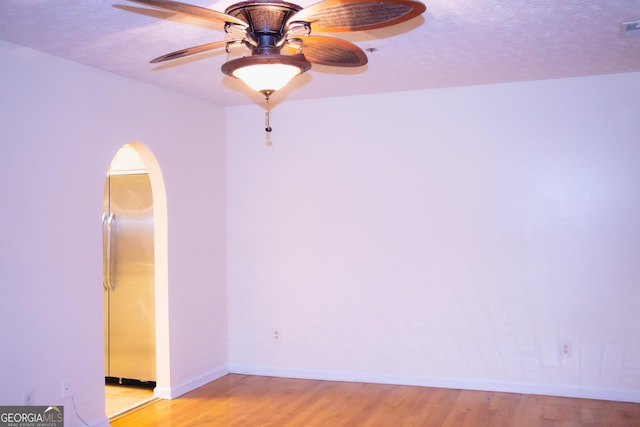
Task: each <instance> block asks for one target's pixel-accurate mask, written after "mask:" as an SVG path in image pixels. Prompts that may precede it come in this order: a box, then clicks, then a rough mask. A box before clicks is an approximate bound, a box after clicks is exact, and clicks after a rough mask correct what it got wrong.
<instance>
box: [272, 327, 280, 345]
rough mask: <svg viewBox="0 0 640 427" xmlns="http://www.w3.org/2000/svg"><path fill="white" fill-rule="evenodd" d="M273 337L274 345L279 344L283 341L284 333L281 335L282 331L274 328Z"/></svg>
mask: <svg viewBox="0 0 640 427" xmlns="http://www.w3.org/2000/svg"><path fill="white" fill-rule="evenodd" d="M271 337H272V339H273V342H274V343H279V342H280V340H281V339H282V333H280V329H278V328H273V335H272V336H271Z"/></svg>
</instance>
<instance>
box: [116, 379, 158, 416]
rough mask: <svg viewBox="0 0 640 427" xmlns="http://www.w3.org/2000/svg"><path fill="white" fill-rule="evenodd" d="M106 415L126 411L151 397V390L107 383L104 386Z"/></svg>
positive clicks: (149, 399)
mask: <svg viewBox="0 0 640 427" xmlns="http://www.w3.org/2000/svg"><path fill="white" fill-rule="evenodd" d="M105 397H106V401H105V406H106V413H107V417H113V416H115V415H118V414H120V413H123V412H126V411H128V410H130V409H131V408H135V407H136V406H139V405H141V404H143V403H146V402H149V401H151V400H152V399H153V390H152V389H150V388H143V387H131V386H124V385H112V384H107V385H106V386H105Z"/></svg>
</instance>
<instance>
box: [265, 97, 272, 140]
mask: <svg viewBox="0 0 640 427" xmlns="http://www.w3.org/2000/svg"><path fill="white" fill-rule="evenodd" d="M266 98H267V106H266V108H265V110H264V130H265V131H266V132H271V131H272V129H271V124H270V123H269V115H270V113H271V112H270V111H269V97H268V96H267V97H266Z"/></svg>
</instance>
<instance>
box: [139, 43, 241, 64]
mask: <svg viewBox="0 0 640 427" xmlns="http://www.w3.org/2000/svg"><path fill="white" fill-rule="evenodd" d="M236 41H239V40H222V41H219V42H213V43H206V44H201V45H199V46H193V47H188V48H186V49H180V50H176V51H175V52H171V53H167V54H166V55H162V56H159V57H157V58H155V59H152V60H151V63H152V64H156V63H158V62H164V61H171V60H172V59H178V58H184V57H185V56H189V55H195V54H196V53H202V52H206V51H208V50H213V49H218V48H221V47H224V46H226V45H227V43H233V42H236Z"/></svg>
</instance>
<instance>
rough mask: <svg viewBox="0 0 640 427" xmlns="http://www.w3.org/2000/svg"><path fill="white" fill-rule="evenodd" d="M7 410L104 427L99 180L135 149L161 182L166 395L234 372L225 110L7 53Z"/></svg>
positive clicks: (1, 280) (3, 247)
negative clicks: (22, 408) (61, 414)
mask: <svg viewBox="0 0 640 427" xmlns="http://www.w3.org/2000/svg"><path fill="white" fill-rule="evenodd" d="M0 64H2V67H1V68H2V78H1V79H0V132H1V133H0V159H2V165H1V167H0V200H1V202H0V203H1V208H0V223H1V224H2V233H1V235H0V286H1V287H0V337H1V339H2V352H0V378H2V381H1V382H0V404H2V405H21V404H23V399H24V398H23V393H24V392H32V393H33V395H34V398H35V400H34V404H36V405H52V404H58V405H64V406H65V410H66V412H65V413H66V421H67V423H66V425H71V426H73V425H80V424H81V423H80V421H79V420H78V419H77V418H76V417H75V416H74V415H73V410H72V406H71V405H72V402H71V401H70V399H62V398H61V382H62V380H67V381H69V382H70V383H71V385H72V391H73V394H74V401H75V404H76V407H77V410H78V413H79V414H80V415H81V416H82V417H83V418H84V419H85V420H86V421H87V422H88V423H90V424H92V425H102V424H104V425H106V424H107V420H106V418H105V415H104V411H105V408H104V386H103V385H104V364H103V318H102V309H103V308H102V285H101V281H102V278H101V275H102V265H101V257H102V240H101V239H102V235H101V224H100V216H101V209H102V202H101V199H102V191H103V185H104V178H105V174H106V171H107V168H108V166H109V163H110V161H111V159H112V157H113V156H114V155H115V153H116V152H117V150H118V149H119V148H120V146H121V145H123V144H125V143H128V142H131V141H139V142H141V143H143V144H145V145H146V146H147V147H148V148H149V149H150V150H151V151H152V152H153V154H154V155H155V157H156V159H157V160H158V163H159V164H160V167H161V169H162V172H163V177H164V183H165V185H166V196H167V205H168V239H169V253H168V259H169V265H168V286H169V290H168V292H169V316H170V318H169V324H168V328H169V331H168V333H169V334H170V340H171V344H170V348H171V352H170V355H168V357H169V361H168V363H169V366H170V372H169V374H168V384H164V385H165V386H166V387H168V389H169V393H173V394H179V393H181V392H183V391H185V390H187V389H189V388H192V387H193V386H196V385H199V384H200V383H202V382H206V381H208V380H210V379H212V378H214V377H215V376H217V375H221V374H223V373H225V372H226V367H227V320H226V319H227V313H226V305H227V304H226V298H227V296H226V258H225V251H226V241H225V238H226V236H225V228H226V224H225V221H226V219H225V200H226V190H225V186H226V183H225V174H226V171H225V147H224V138H225V134H224V110H223V109H222V108H219V107H216V106H213V105H211V104H208V103H204V102H201V101H198V100H194V99H190V98H185V97H183V96H180V95H178V94H175V93H172V92H167V91H163V90H159V89H157V88H152V87H150V86H146V85H143V84H140V83H137V82H134V81H131V80H126V79H122V78H119V77H116V76H114V75H111V74H108V73H104V72H101V71H98V70H95V69H91V68H88V67H84V66H82V65H79V64H75V63H71V62H67V61H64V60H61V59H58V58H55V57H52V56H48V55H44V54H41V53H38V52H35V51H32V50H29V49H25V48H22V47H19V46H16V45H12V44H8V43H5V42H0Z"/></svg>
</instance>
